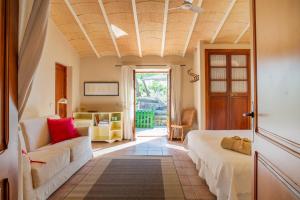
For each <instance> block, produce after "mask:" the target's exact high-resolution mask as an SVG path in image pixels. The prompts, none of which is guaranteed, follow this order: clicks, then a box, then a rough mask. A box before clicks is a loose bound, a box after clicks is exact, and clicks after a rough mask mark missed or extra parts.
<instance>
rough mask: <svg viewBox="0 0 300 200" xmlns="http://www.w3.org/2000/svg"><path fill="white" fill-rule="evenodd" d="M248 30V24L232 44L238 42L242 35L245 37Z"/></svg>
mask: <svg viewBox="0 0 300 200" xmlns="http://www.w3.org/2000/svg"><path fill="white" fill-rule="evenodd" d="M249 28H250V23H248V24H247V26H246V27H245V28H244V29H243V30H242V32H241V33H240V34H239V36H238V37H237V38H236V40H235V41H234V44H237V43H239V42H240V40H241V38H242V37H243V35H245V33H246V32H247V30H248V29H249Z"/></svg>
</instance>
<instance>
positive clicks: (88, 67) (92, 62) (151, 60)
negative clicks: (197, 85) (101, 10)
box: [80, 56, 194, 111]
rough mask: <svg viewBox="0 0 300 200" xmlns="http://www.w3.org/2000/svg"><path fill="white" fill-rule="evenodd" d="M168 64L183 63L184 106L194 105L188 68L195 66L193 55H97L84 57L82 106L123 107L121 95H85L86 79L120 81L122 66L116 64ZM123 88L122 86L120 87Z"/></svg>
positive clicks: (109, 108)
mask: <svg viewBox="0 0 300 200" xmlns="http://www.w3.org/2000/svg"><path fill="white" fill-rule="evenodd" d="M119 64H120V65H121V64H123V65H129V64H131V65H147V64H149V65H151V64H152V65H168V64H182V65H186V66H185V67H183V73H182V80H183V81H182V82H183V83H182V87H183V94H182V106H183V108H187V107H192V106H193V105H194V91H193V83H190V82H189V81H188V79H189V77H188V75H187V70H188V69H190V68H192V67H193V57H192V56H190V57H185V58H183V57H180V56H166V57H164V58H161V57H159V56H145V57H143V58H139V57H135V56H126V57H123V58H122V59H119V58H117V57H102V58H100V59H98V58H95V57H89V58H83V59H81V64H80V97H81V98H80V106H81V107H82V108H85V109H87V110H104V111H105V110H114V109H121V107H122V105H121V97H120V96H118V97H103V96H101V97H87V96H84V95H83V83H84V81H119V82H120V80H121V67H115V65H119ZM120 88H122V87H120Z"/></svg>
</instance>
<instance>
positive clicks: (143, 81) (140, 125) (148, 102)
mask: <svg viewBox="0 0 300 200" xmlns="http://www.w3.org/2000/svg"><path fill="white" fill-rule="evenodd" d="M169 80H170V79H169V71H166V70H165V71H136V72H135V133H136V137H153V136H156V137H157V136H166V135H167V134H168V126H169V110H170V109H169V102H170V98H169V96H170V94H169V93H170V92H169V91H170V90H169V86H170V84H169Z"/></svg>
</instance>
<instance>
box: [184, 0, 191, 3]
mask: <svg viewBox="0 0 300 200" xmlns="http://www.w3.org/2000/svg"><path fill="white" fill-rule="evenodd" d="M183 2H188V3H193V0H184V1H183Z"/></svg>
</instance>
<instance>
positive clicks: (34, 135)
mask: <svg viewBox="0 0 300 200" xmlns="http://www.w3.org/2000/svg"><path fill="white" fill-rule="evenodd" d="M48 117H49V118H59V117H58V116H55V115H54V116H48ZM20 126H21V128H22V132H23V136H24V141H25V145H26V149H27V152H31V151H34V150H36V149H38V148H40V147H42V146H45V145H47V144H49V143H50V135H49V131H48V125H47V117H40V118H34V119H26V120H23V121H22V122H20Z"/></svg>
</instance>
